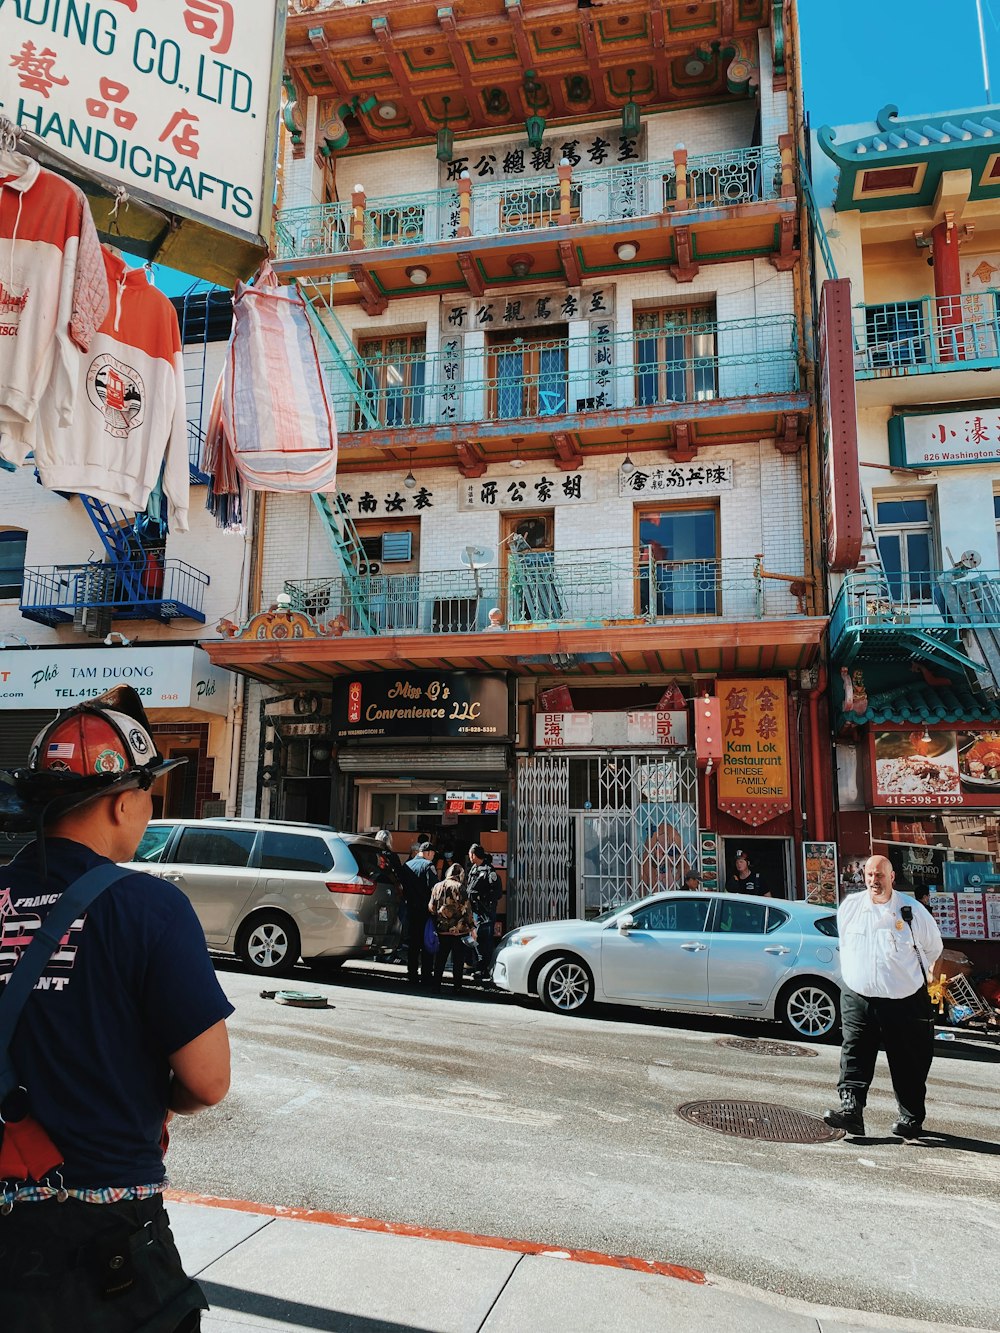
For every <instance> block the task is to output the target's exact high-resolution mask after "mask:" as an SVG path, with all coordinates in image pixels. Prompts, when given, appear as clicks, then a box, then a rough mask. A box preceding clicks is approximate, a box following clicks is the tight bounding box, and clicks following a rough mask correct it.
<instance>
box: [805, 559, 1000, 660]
mask: <svg viewBox="0 0 1000 1333" xmlns="http://www.w3.org/2000/svg"><path fill="white" fill-rule="evenodd" d="M894 626H895V627H899V628H902V629H906V628H910V629H916V630H943V629H944V630H947V629H951V630H954V631H955V633H956V634H959V633H962V632H970V631H971V632H973V633H975V632H978V631H980V630H1000V572H998V571H996V570H982V569H973V570H966V569H962V568H961V567H959V568H956V569H946V570H940V569H926V570H908V571H907V570H903V571H892V570H876V569H871V570H864V571H860V572H859V571H855V572H853V573H849V574H846V575H845V576H844V582H843V583H842V584H841V588H840V591H839V592H838V594H837V597H836V600H835V601H834V604H833V608H832V610H831V612H830V646H831V649H836V647H837V646H838V645H839V644H840V642H841V641H842V640H843V639H844V638H845V637H846V636H848V635H850V634H854V633H857V632H859V631H863V630H886V629H891V628H892V627H894Z"/></svg>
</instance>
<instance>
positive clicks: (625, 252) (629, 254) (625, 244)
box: [615, 241, 639, 264]
mask: <svg viewBox="0 0 1000 1333" xmlns="http://www.w3.org/2000/svg"><path fill="white" fill-rule="evenodd" d="M638 253H639V247H638V245H637V244H636V243H635V241H619V242H618V244H617V245H616V246H615V254H616V255H617V256H618V258H619V259H620V260H621V261H622V263H623V264H630V263H631V262H632V260H633V259H634V258H635V257H636V255H637V254H638Z"/></svg>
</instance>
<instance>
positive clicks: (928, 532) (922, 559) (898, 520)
mask: <svg viewBox="0 0 1000 1333" xmlns="http://www.w3.org/2000/svg"><path fill="white" fill-rule="evenodd" d="M875 527H876V530H877V531H876V535H877V538H878V550H879V555H880V556H881V558H882V566H883V568H884V570H885V577H886V582H887V584H888V587H889V593H890V596H891V597H892V598H893V600H895V601H899V602H929V601H931V600H932V597H933V591H934V584H933V580H932V579H931V573H930V571H931V569H932V568H933V565H934V562H933V560H932V559H931V554H932V546H933V537H932V524H931V503H930V500H929V499H926V498H923V499H921V498H918V497H916V496H910V497H904V498H901V499H892V500H876V502H875Z"/></svg>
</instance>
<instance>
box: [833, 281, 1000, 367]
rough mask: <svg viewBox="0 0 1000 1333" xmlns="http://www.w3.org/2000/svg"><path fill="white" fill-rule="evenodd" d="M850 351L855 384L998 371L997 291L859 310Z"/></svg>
mask: <svg viewBox="0 0 1000 1333" xmlns="http://www.w3.org/2000/svg"><path fill="white" fill-rule="evenodd" d="M854 347H855V352H854V373H855V375H856V377H857V378H858V379H859V380H871V379H882V378H885V377H892V376H896V375H926V374H929V373H932V372H935V371H942V370H987V369H989V370H997V369H1000V291H998V290H997V289H995V288H985V289H984V290H982V291H977V292H965V293H963V294H962V295H961V296H921V297H918V298H916V299H915V300H912V301H891V302H887V303H883V304H881V305H862V306H858V307H856V309H855V312H854Z"/></svg>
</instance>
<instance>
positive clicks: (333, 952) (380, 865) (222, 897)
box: [130, 819, 401, 975]
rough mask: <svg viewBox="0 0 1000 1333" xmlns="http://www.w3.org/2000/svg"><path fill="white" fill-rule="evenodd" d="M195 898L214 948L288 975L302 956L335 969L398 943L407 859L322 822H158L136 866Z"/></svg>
mask: <svg viewBox="0 0 1000 1333" xmlns="http://www.w3.org/2000/svg"><path fill="white" fill-rule="evenodd" d="M130 864H131V865H132V866H134V867H135V868H136V869H137V870H144V871H146V872H147V873H148V874H151V875H157V876H159V877H160V878H161V879H167V880H170V881H171V883H174V884H176V885H177V887H178V888H179V889H181V890H183V892H184V893H185V894H187V896H188V898H190V899H191V903H192V906H193V907H194V910H195V912H196V913H197V915H198V920H199V921H200V922H201V925H202V929H203V930H204V932H205V940H206V942H207V944H208V946H209V948H210V949H217V950H220V951H223V952H227V953H234V954H237V955H238V956H239V957H240V958H242V959H243V961H244V962H245V963H246V964H247V966H248V967H250V968H252V969H253V971H254V972H261V973H264V974H273V975H280V974H282V973H284V972H287V971H288V970H289V969H290V968H291V967H293V966H294V964H295V963H296V962H297V961H298V959H299V958H300V957H301V958H303V959H304V960H305V962H307V963H309V964H310V965H312V966H315V967H317V968H325V969H328V970H330V971H333V970H336V969H337V968H339V966H340V965H341V964H342V963H343V962H344V960H345V959H347V958H364V957H371V956H373V955H375V954H377V953H379V952H381V951H382V950H386V951H391V950H392V949H394V947H395V945H396V943H397V942H398V940H399V923H398V917H397V912H398V907H399V902H400V898H401V886H400V876H399V862H398V860H397V858H396V856H395V853H394V852H392V851H391V850H390V849H389V848H388V847H386V846H385V845H384V844H383V843H381V842H378V841H376V839H374V838H368V837H365V836H364V835H362V834H357V833H338V832H337V831H336V829H333V828H329V827H327V826H326V825H322V824H284V823H272V822H270V821H266V822H265V821H263V820H259V819H154V820H152V821H151V822H150V824H149V827H148V828H147V829H146V832H145V834H144V835H143V838H142V841H141V842H140V844H139V847H138V850H137V851H136V854H135V860H134V861H133V862H131V863H130Z"/></svg>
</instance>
